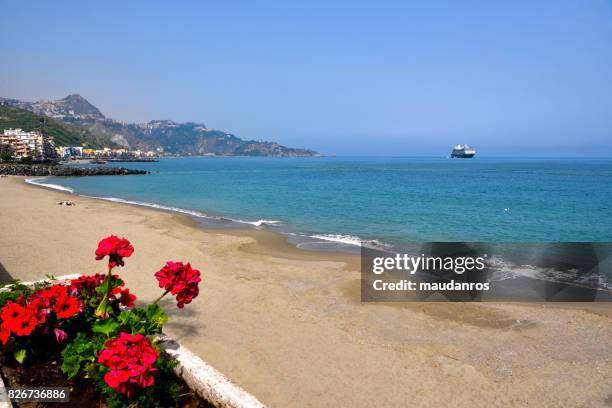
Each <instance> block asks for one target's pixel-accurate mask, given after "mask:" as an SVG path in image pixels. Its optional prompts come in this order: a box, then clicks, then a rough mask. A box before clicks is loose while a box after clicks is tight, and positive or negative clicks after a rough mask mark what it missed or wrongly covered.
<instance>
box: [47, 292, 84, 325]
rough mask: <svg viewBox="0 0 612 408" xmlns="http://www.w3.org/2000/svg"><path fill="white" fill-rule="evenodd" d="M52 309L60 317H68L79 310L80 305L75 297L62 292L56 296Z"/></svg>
mask: <svg viewBox="0 0 612 408" xmlns="http://www.w3.org/2000/svg"><path fill="white" fill-rule="evenodd" d="M53 311H54V312H55V315H56V316H57V317H59V318H60V319H68V318H70V317H72V316H74V315H75V314H77V313H79V312H80V311H81V305H80V304H79V301H78V300H77V299H76V298H75V297H72V296H69V295H67V294H64V295H62V296H60V297H59V298H57V301H56V302H55V306H54V308H53Z"/></svg>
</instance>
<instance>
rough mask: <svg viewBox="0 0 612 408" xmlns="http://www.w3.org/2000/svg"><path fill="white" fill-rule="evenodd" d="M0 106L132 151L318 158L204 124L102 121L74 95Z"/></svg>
mask: <svg viewBox="0 0 612 408" xmlns="http://www.w3.org/2000/svg"><path fill="white" fill-rule="evenodd" d="M0 105H3V108H4V109H6V107H7V106H8V107H13V108H19V109H21V110H27V111H31V112H33V113H35V114H38V115H44V116H47V117H49V118H53V119H54V120H55V121H57V122H58V123H59V122H61V123H62V124H63V125H66V126H68V127H69V128H70V129H73V130H75V131H76V132H77V133H78V132H82V133H83V134H85V135H88V137H89V139H91V140H95V141H98V142H102V143H103V144H104V143H106V144H107V145H108V146H111V145H112V146H121V147H125V148H127V149H131V150H136V149H140V150H147V151H148V150H155V151H158V152H163V153H171V154H180V155H201V154H215V155H224V156H288V157H291V156H316V155H317V153H316V152H314V151H312V150H308V149H299V148H290V147H286V146H282V145H280V144H278V143H276V142H267V141H255V140H243V139H240V138H238V137H237V136H235V135H233V134H231V133H228V132H225V131H221V130H216V129H210V128H208V127H206V125H205V124H203V123H193V122H188V123H178V122H174V121H171V120H154V121H150V122H147V123H126V122H119V121H116V120H113V119H110V118H107V117H105V116H104V115H103V114H102V112H100V110H99V109H98V108H96V107H95V106H94V105H92V104H91V103H89V101H87V100H86V99H85V98H83V97H82V96H80V95H76V94H74V95H68V96H67V97H65V98H63V99H60V100H57V101H38V102H24V101H20V100H17V99H8V98H0ZM24 128H25V126H24ZM50 133H51V132H50ZM89 139H88V140H89ZM74 140H76V139H74Z"/></svg>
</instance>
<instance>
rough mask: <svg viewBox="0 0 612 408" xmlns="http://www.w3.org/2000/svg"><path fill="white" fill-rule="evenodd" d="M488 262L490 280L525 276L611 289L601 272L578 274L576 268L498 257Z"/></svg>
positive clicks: (610, 284) (611, 284) (609, 283)
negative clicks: (529, 263) (563, 268)
mask: <svg viewBox="0 0 612 408" xmlns="http://www.w3.org/2000/svg"><path fill="white" fill-rule="evenodd" d="M488 264H489V266H490V267H491V268H492V271H493V275H492V276H491V281H503V280H507V279H516V278H518V277H526V278H532V279H537V280H542V281H549V282H574V283H579V284H582V285H585V286H588V287H595V288H607V289H612V282H608V281H607V280H606V279H605V278H604V276H603V275H602V274H594V275H593V274H584V275H582V276H579V271H577V270H572V269H570V270H567V271H560V270H557V269H554V268H540V267H537V266H533V265H519V264H515V263H513V262H510V261H505V260H502V259H501V258H498V257H493V258H491V259H489V261H488Z"/></svg>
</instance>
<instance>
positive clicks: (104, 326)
mask: <svg viewBox="0 0 612 408" xmlns="http://www.w3.org/2000/svg"><path fill="white" fill-rule="evenodd" d="M117 328H119V325H118V324H117V322H116V321H114V320H113V319H106V320H100V321H98V322H96V324H94V326H93V332H94V333H101V334H104V335H107V336H109V335H110V334H111V333H114V332H115V331H116V330H117Z"/></svg>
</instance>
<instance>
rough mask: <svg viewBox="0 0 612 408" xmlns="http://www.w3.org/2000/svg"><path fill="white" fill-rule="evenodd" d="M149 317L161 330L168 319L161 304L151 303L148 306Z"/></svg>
mask: <svg viewBox="0 0 612 408" xmlns="http://www.w3.org/2000/svg"><path fill="white" fill-rule="evenodd" d="M147 319H148V320H149V321H150V322H151V323H152V324H153V325H154V326H156V327H158V328H159V329H160V330H161V328H162V327H163V325H164V324H166V322H167V321H168V315H167V314H166V312H164V309H162V308H161V307H159V305H156V304H153V305H149V307H148V308H147Z"/></svg>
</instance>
